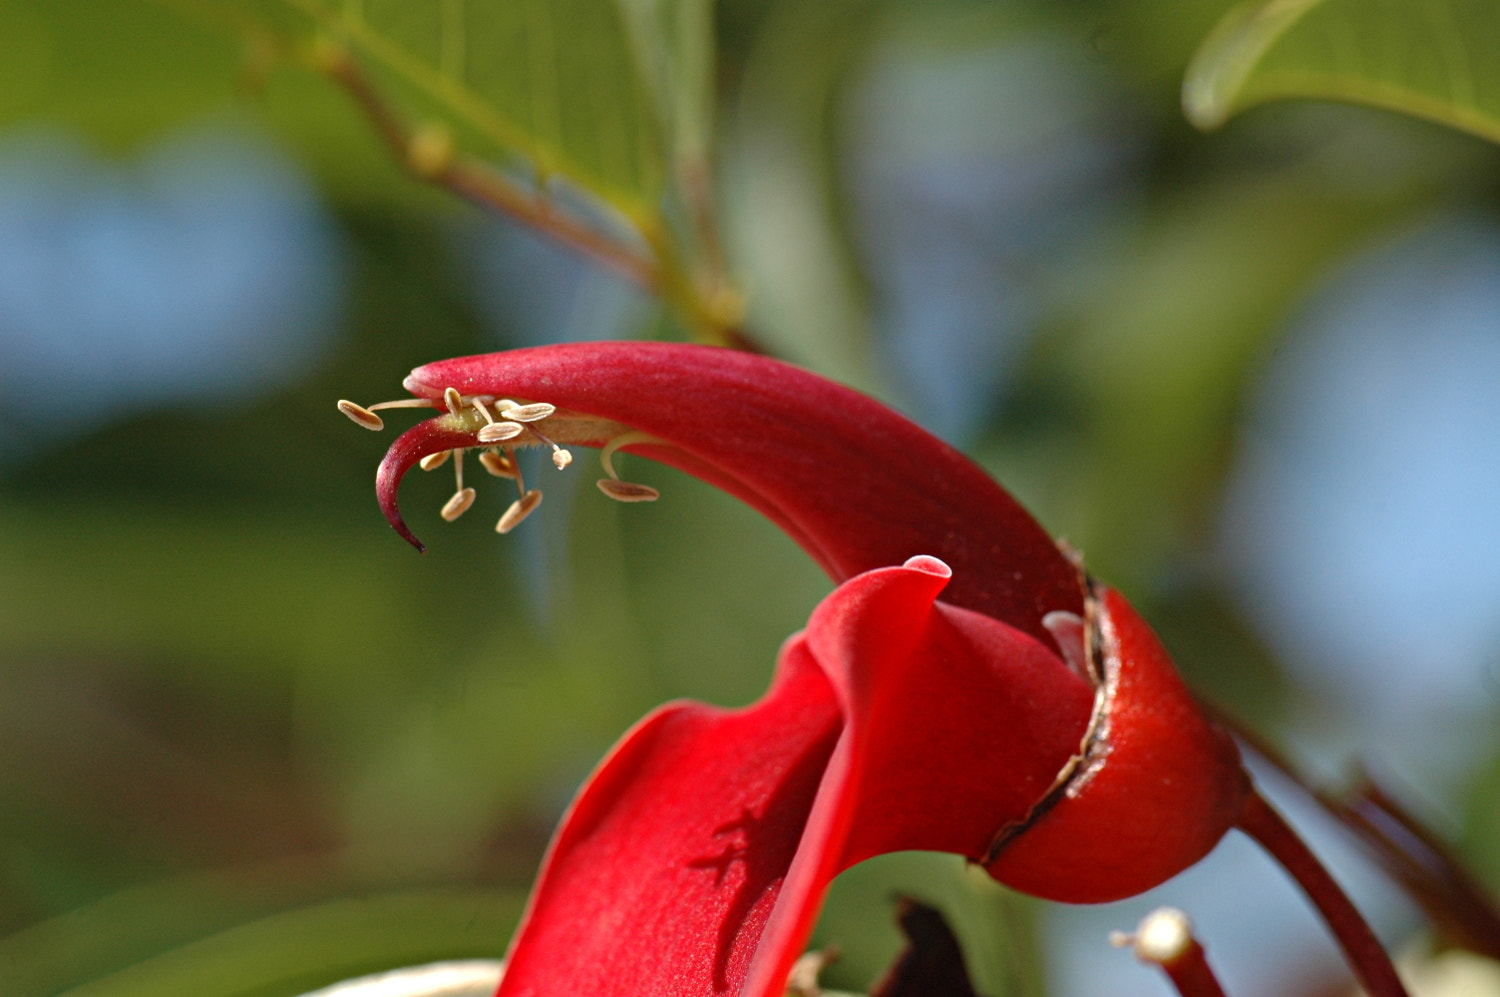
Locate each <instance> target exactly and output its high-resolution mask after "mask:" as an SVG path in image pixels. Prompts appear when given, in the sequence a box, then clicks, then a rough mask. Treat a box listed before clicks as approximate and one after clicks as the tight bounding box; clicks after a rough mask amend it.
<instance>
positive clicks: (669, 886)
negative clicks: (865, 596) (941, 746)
mask: <svg viewBox="0 0 1500 997" xmlns="http://www.w3.org/2000/svg"><path fill="white" fill-rule="evenodd" d="M841 727H842V722H841V718H840V717H839V714H838V708H837V701H836V700H835V698H834V696H833V694H832V690H831V689H830V687H829V685H828V682H827V680H826V679H825V678H824V677H823V675H822V673H821V672H820V670H819V669H818V668H816V667H815V666H814V665H813V663H812V661H811V659H810V658H809V657H808V656H807V655H806V653H805V651H803V650H802V649H801V644H800V642H798V641H796V640H794V641H793V642H791V643H790V644H789V645H788V648H787V651H786V652H785V653H784V655H783V659H782V665H781V667H780V668H779V669H778V674H777V678H776V682H775V684H774V685H773V687H772V689H771V691H770V693H768V694H767V696H766V697H765V698H764V699H762V700H761V701H760V702H758V703H756V704H754V705H753V706H750V707H747V708H746V709H743V710H736V711H726V710H719V709H714V708H712V707H707V706H703V705H700V704H695V703H686V704H674V705H669V706H666V707H664V708H662V709H661V710H658V711H657V712H656V713H654V714H653V715H651V716H650V717H648V718H647V719H646V720H644V721H642V722H641V723H640V724H639V725H638V726H637V727H636V728H635V729H634V730H633V731H632V732H631V733H630V734H629V735H627V736H626V738H625V739H624V740H623V741H622V742H621V743H620V744H619V745H618V746H617V747H616V748H615V750H614V751H613V752H612V753H611V754H610V756H609V758H608V759H606V761H605V762H604V763H603V765H602V766H601V767H600V769H599V771H598V772H597V773H595V775H594V777H593V778H592V779H591V780H590V782H589V783H588V785H587V786H586V787H585V788H584V790H583V792H582V793H581V794H580V796H579V797H578V799H577V800H576V801H575V802H574V804H573V806H572V808H571V810H570V811H569V813H568V816H567V817H566V818H565V820H564V822H563V826H562V828H561V830H560V831H559V832H558V835H557V837H556V838H555V839H554V840H553V843H552V847H551V850H550V852H549V854H548V858H547V861H546V862H545V864H544V865H543V868H542V873H541V877H540V879H539V880H538V883H537V886H536V889H535V891H534V892H533V894H532V899H531V905H530V907H529V909H528V911H527V914H526V917H525V919H524V921H523V923H522V927H521V928H520V930H519V932H518V934H517V936H516V940H515V942H514V943H513V945H512V948H511V952H510V955H509V956H508V959H507V970H506V974H505V979H504V981H503V983H502V984H501V987H500V990H499V993H498V995H497V997H521V995H527V997H556V995H558V994H578V995H588V997H615V995H618V997H668V995H670V997H698V995H701V997H711V995H720V997H722V995H723V994H726V993H729V994H737V993H740V992H741V991H742V987H743V985H744V983H745V980H746V976H747V974H748V973H749V971H750V968H751V964H752V962H753V961H754V960H755V958H756V955H755V954H756V951H757V947H758V943H759V941H760V939H761V935H762V931H763V929H764V928H765V926H766V922H767V919H768V918H769V916H770V914H771V911H772V909H773V908H774V907H775V906H776V905H777V902H778V898H780V897H782V895H783V893H784V891H783V889H782V884H783V880H784V879H785V877H786V874H787V870H788V868H789V867H790V866H791V864H792V861H793V857H794V855H795V854H796V852H797V847H798V843H799V842H800V841H801V839H802V835H803V830H804V827H805V825H806V821H807V815H808V810H809V808H810V807H811V805H812V802H813V799H814V796H815V794H816V793H817V790H818V787H819V785H820V783H821V782H822V780H823V776H824V771H825V767H826V764H827V761H828V757H829V754H830V752H831V751H832V750H833V747H834V744H835V741H836V740H837V738H838V735H839V731H840V729H841ZM820 898H821V891H819V893H818V894H817V896H813V897H807V896H803V897H800V898H799V899H798V902H799V903H814V904H815V903H817V902H818V900H819V899H820ZM797 954H798V953H796V952H793V953H792V954H791V955H792V957H793V958H794V957H795V956H796V955H797ZM787 965H788V967H789V966H790V962H789V961H788V963H787ZM785 979H786V969H782V971H781V979H780V981H779V982H780V983H781V984H784V983H785ZM772 993H779V989H777V990H774V991H767V992H766V994H767V997H769V995H770V994H772Z"/></svg>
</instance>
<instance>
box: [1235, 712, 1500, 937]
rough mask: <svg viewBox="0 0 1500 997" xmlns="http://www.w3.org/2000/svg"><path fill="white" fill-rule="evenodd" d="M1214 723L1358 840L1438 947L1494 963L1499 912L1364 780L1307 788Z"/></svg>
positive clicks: (1285, 764)
mask: <svg viewBox="0 0 1500 997" xmlns="http://www.w3.org/2000/svg"><path fill="white" fill-rule="evenodd" d="M1211 712H1212V714H1213V716H1214V718H1215V719H1216V720H1217V721H1218V722H1219V723H1221V724H1223V725H1224V726H1225V727H1228V728H1229V729H1230V730H1232V731H1233V732H1234V735H1235V737H1236V738H1238V739H1239V740H1240V741H1241V743H1243V744H1244V745H1246V746H1248V747H1249V748H1250V749H1251V750H1252V751H1254V752H1255V753H1256V754H1257V755H1259V756H1260V757H1261V758H1263V759H1264V760H1265V761H1266V762H1267V763H1268V764H1270V765H1271V766H1273V767H1274V768H1276V769H1277V770H1278V771H1279V772H1281V774H1282V775H1284V776H1286V777H1287V778H1288V779H1290V780H1291V781H1292V782H1294V783H1296V784H1297V785H1298V786H1299V787H1300V788H1301V789H1302V790H1303V791H1305V792H1306V793H1307V794H1308V795H1309V796H1311V797H1312V798H1313V799H1314V800H1316V801H1317V802H1318V803H1319V804H1320V805H1321V806H1322V807H1323V808H1324V809H1325V810H1327V811H1328V812H1329V814H1331V815H1332V816H1333V817H1335V818H1337V819H1338V820H1339V821H1340V822H1342V823H1343V824H1344V825H1345V826H1346V827H1348V828H1349V829H1350V830H1351V831H1353V832H1354V833H1355V834H1356V835H1358V836H1359V838H1360V839H1361V841H1363V842H1364V844H1365V846H1366V847H1368V848H1369V850H1370V852H1371V854H1372V855H1373V856H1374V857H1375V859H1376V860H1377V861H1378V862H1379V863H1380V864H1381V865H1382V866H1383V867H1384V868H1385V870H1386V871H1387V872H1388V873H1390V875H1391V876H1393V877H1394V878H1395V879H1396V880H1398V881H1399V882H1400V883H1401V884H1402V885H1403V886H1404V887H1405V888H1406V891H1407V893H1408V894H1410V896H1411V898H1412V899H1413V900H1415V901H1416V902H1417V903H1418V904H1419V905H1420V906H1421V907H1422V909H1423V910H1424V911H1425V912H1426V913H1427V916H1428V917H1429V918H1431V919H1432V922H1433V924H1434V925H1436V926H1437V928H1438V929H1439V931H1441V932H1442V934H1443V935H1444V936H1445V939H1446V940H1447V941H1449V942H1451V943H1453V944H1455V945H1458V946H1460V947H1461V948H1466V949H1468V950H1469V951H1471V952H1477V953H1479V954H1480V955H1486V956H1489V957H1490V958H1491V959H1500V905H1497V903H1496V902H1495V898H1494V897H1493V896H1492V895H1491V894H1490V892H1489V891H1488V890H1486V889H1485V888H1484V886H1483V885H1481V884H1480V882H1479V881H1478V880H1477V879H1476V878H1475V877H1474V876H1472V875H1471V874H1470V873H1469V872H1468V871H1467V870H1465V869H1464V867H1463V864H1462V863H1461V862H1460V861H1459V860H1458V857H1457V856H1455V855H1454V854H1453V852H1452V851H1451V850H1450V849H1449V848H1448V847H1447V846H1446V845H1444V844H1443V842H1442V841H1440V840H1439V839H1438V838H1437V836H1436V835H1434V834H1433V833H1432V832H1431V831H1429V830H1428V829H1427V828H1425V827H1423V826H1422V823H1421V822H1420V821H1418V820H1417V819H1416V818H1415V817H1413V816H1412V815H1411V813H1410V812H1409V811H1407V810H1406V808H1405V807H1403V806H1402V805H1401V803H1400V802H1399V801H1397V800H1396V799H1395V798H1394V797H1392V796H1391V794H1390V793H1388V792H1387V791H1386V790H1385V789H1384V788H1383V787H1381V786H1380V785H1379V784H1377V783H1376V782H1375V781H1374V779H1373V778H1372V777H1371V776H1370V775H1369V773H1367V772H1363V771H1362V772H1360V775H1359V779H1358V781H1357V782H1356V783H1355V784H1354V785H1353V786H1352V787H1350V788H1348V789H1346V790H1344V791H1342V792H1337V793H1334V792H1329V791H1327V790H1325V789H1321V788H1318V787H1315V786H1313V785H1311V784H1310V783H1309V781H1308V780H1307V778H1306V777H1305V776H1303V774H1302V773H1301V772H1299V771H1297V769H1296V768H1295V767H1294V766H1293V765H1292V764H1291V762H1290V761H1289V760H1288V759H1287V758H1286V757H1285V756H1283V755H1282V754H1281V752H1279V751H1277V750H1276V748H1275V747H1273V746H1272V745H1271V744H1270V743H1269V742H1267V741H1265V740H1264V739H1263V738H1261V737H1260V736H1259V735H1258V734H1257V733H1256V732H1255V731H1253V730H1250V729H1248V728H1247V727H1245V726H1244V725H1242V724H1240V723H1238V722H1237V721H1236V720H1235V719H1234V718H1233V717H1230V716H1228V715H1227V714H1225V713H1224V712H1222V711H1219V710H1212V709H1211Z"/></svg>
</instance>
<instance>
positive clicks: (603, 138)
mask: <svg viewBox="0 0 1500 997" xmlns="http://www.w3.org/2000/svg"><path fill="white" fill-rule="evenodd" d="M258 7H259V9H261V10H262V11H264V12H265V13H266V14H267V17H268V23H269V24H277V23H278V22H283V23H284V20H285V19H284V18H283V17H281V16H280V15H282V14H283V13H285V11H286V9H290V10H293V11H295V12H297V13H299V14H301V15H304V16H305V18H307V19H310V20H311V22H312V23H313V24H314V25H316V26H317V27H318V28H320V29H321V30H322V31H324V32H326V33H327V34H328V35H329V36H330V37H332V38H334V39H336V40H338V41H339V42H342V43H344V44H347V45H348V46H349V47H350V49H351V50H352V51H353V52H354V54H355V55H356V56H357V57H358V58H359V60H360V61H361V62H362V63H364V64H366V65H367V66H368V67H370V68H372V69H373V70H374V71H375V74H376V76H377V79H378V80H379V82H381V83H382V84H383V83H393V84H395V85H396V86H397V87H399V88H400V89H401V91H402V96H403V97H405V98H407V99H408V100H412V101H415V102H416V103H418V104H419V105H420V107H421V110H422V111H424V112H428V111H431V112H432V113H435V114H439V115H442V116H444V117H446V118H448V119H451V121H452V122H453V123H454V124H455V125H457V126H459V127H460V128H461V129H463V131H464V133H473V134H475V135H477V136H479V137H481V138H482V139H483V140H484V141H485V142H487V143H489V144H491V145H493V146H494V147H495V149H497V150H499V151H500V152H502V153H504V154H506V155H509V156H513V157H516V158H518V159H519V160H521V161H522V162H523V163H524V164H525V166H526V167H527V168H528V169H530V170H531V171H534V173H535V174H536V177H537V179H539V180H542V181H545V180H546V179H547V178H549V177H552V176H559V177H563V178H565V179H567V180H569V181H571V182H572V183H575V184H577V185H578V186H580V187H582V188H583V189H585V190H587V191H589V192H591V193H593V194H594V195H596V196H598V197H600V198H602V199H603V200H604V201H606V202H608V203H609V204H611V205H613V206H614V207H615V208H617V209H618V210H620V211H622V212H624V213H625V214H626V215H627V216H629V217H632V218H636V219H640V218H643V217H647V218H654V217H655V215H656V208H655V203H656V200H657V197H658V194H659V192H660V188H661V184H662V179H663V174H664V164H663V160H664V156H663V151H662V145H661V139H660V129H659V128H658V126H657V122H656V119H655V118H654V116H653V114H652V109H651V103H650V94H649V93H648V91H647V87H646V83H645V81H644V80H643V79H642V78H641V74H640V72H639V71H638V68H637V66H636V63H635V57H636V55H637V52H638V48H633V45H632V42H633V41H635V39H632V38H631V37H630V35H629V34H628V32H627V30H626V23H625V19H624V18H623V16H622V14H621V11H620V10H619V9H617V8H616V6H615V5H614V4H613V3H611V2H610V0H482V2H468V3H465V2H461V0H443V2H440V3H423V4H413V3H407V2H404V0H345V2H339V3H334V2H331V0H330V2H325V0H261V2H260V3H259V4H258Z"/></svg>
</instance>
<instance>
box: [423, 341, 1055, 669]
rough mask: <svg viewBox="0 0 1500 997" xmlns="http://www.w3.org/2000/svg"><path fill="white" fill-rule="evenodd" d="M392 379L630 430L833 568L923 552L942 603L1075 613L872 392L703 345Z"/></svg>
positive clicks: (1004, 525) (1034, 549) (972, 478)
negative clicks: (941, 578)
mask: <svg viewBox="0 0 1500 997" xmlns="http://www.w3.org/2000/svg"><path fill="white" fill-rule="evenodd" d="M405 384H406V387H407V389H408V390H410V391H411V392H412V393H413V394H416V395H419V396H421V397H427V398H432V399H439V398H441V397H442V394H443V391H444V389H446V388H450V387H451V388H455V389H457V391H458V392H460V393H461V394H462V395H465V396H471V395H481V396H482V395H488V396H494V397H502V396H503V397H511V398H522V399H527V400H532V401H545V402H549V403H551V404H553V405H556V406H558V408H559V409H560V410H565V411H564V412H561V413H560V415H563V414H565V413H566V412H573V413H580V414H584V415H589V416H593V417H596V418H597V419H600V420H607V421H608V422H609V423H614V424H621V425H624V426H628V427H631V428H633V429H635V430H638V431H640V432H641V433H644V434H646V435H648V436H649V437H653V438H655V439H656V440H659V441H661V443H660V444H651V443H645V442H637V443H632V444H627V446H626V449H628V450H630V451H631V452H635V453H641V454H644V455H646V456H649V457H651V458H653V459H656V460H660V461H662V462H663V463H666V464H671V465H673V466H675V467H678V468H680V469H681V470H684V471H686V472H687V473H689V474H692V475H694V476H696V477H699V478H702V479H703V480H705V481H708V482H709V483H711V484H713V485H716V486H718V487H720V488H722V489H724V490H725V491H728V492H730V493H731V494H733V495H736V496H738V497H739V498H741V499H743V500H744V501H746V502H748V503H749V504H750V505H752V506H754V507H755V508H757V509H759V510H760V511H761V512H763V513H764V514H765V515H767V516H768V517H770V518H771V519H772V520H773V521H775V522H776V523H777V524H778V525H780V526H781V527H782V528H783V529H785V530H786V531H787V533H788V534H789V535H791V537H792V538H793V539H794V540H796V541H797V542H798V543H799V544H801V545H802V547H803V548H804V549H806V550H807V551H808V553H809V554H811V555H812V557H813V558H814V559H816V560H817V562H818V563H819V564H820V565H821V566H822V567H823V568H824V569H825V570H826V571H827V572H828V573H829V574H830V575H831V576H832V577H833V578H834V579H835V580H836V581H843V580H844V579H847V578H850V577H852V576H854V575H856V574H858V573H860V572H862V571H868V570H871V569H873V568H881V567H887V566H890V565H893V564H901V563H902V562H904V561H905V560H906V559H907V558H910V557H914V556H916V555H918V554H930V555H933V556H935V557H939V558H941V559H942V560H943V561H945V562H947V563H948V564H949V565H951V566H952V568H953V569H954V580H953V582H952V584H951V585H950V586H949V588H948V591H947V593H946V595H945V597H944V598H945V601H947V602H949V603H951V604H953V605H957V606H964V607H967V608H969V609H973V610H976V611H977V612H981V613H984V614H986V615H988V616H992V617H994V618H996V619H998V620H1001V621H1003V622H1005V623H1009V624H1010V625H1011V626H1014V627H1018V628H1020V629H1021V630H1024V631H1026V632H1027V633H1029V634H1031V635H1032V636H1033V637H1036V638H1037V639H1038V640H1040V641H1042V642H1043V643H1044V644H1046V645H1048V646H1052V645H1053V641H1052V638H1051V636H1050V635H1049V634H1048V632H1047V630H1046V629H1045V628H1044V627H1043V626H1042V623H1041V620H1042V618H1043V617H1044V616H1045V615H1046V614H1047V613H1049V612H1052V611H1054V610H1064V611H1067V612H1070V613H1074V614H1076V615H1082V613H1083V592H1082V586H1081V583H1080V579H1079V572H1078V569H1077V568H1076V566H1075V565H1074V564H1073V563H1072V562H1071V561H1070V560H1069V559H1068V558H1067V557H1066V556H1064V555H1063V554H1062V553H1061V552H1060V551H1059V550H1058V548H1057V546H1056V545H1055V544H1054V543H1053V541H1052V539H1051V538H1050V537H1049V536H1048V535H1047V534H1046V532H1045V531H1044V530H1043V529H1042V528H1041V527H1040V526H1039V525H1038V524H1037V523H1036V521H1035V520H1033V519H1032V518H1031V516H1030V515H1029V514H1028V513H1027V512H1026V511H1025V510H1024V509H1023V508H1021V506H1020V505H1019V504H1018V503H1017V502H1016V501H1015V500H1014V499H1013V498H1011V496H1010V495H1009V494H1007V493H1006V492H1005V490H1004V489H1002V488H1001V487H1000V486H998V485H997V484H995V483H994V481H992V480H991V479H990V478H989V476H988V475H986V474H985V473H984V471H982V470H981V469H980V468H978V467H977V466H976V465H975V464H974V463H973V462H971V461H970V460H969V459H968V458H966V457H964V456H963V455H962V454H960V453H959V452H958V451H956V450H954V449H953V448H952V447H949V446H948V445H947V444H945V443H943V442H942V441H940V440H938V439H937V438H936V437H934V436H932V435H931V434H930V433H928V432H926V431H925V430H923V429H921V428H920V427H918V426H917V425H916V424H914V423H912V422H910V421H909V420H907V419H905V418H903V417H902V416H900V415H898V414H897V413H895V412H893V411H892V410H890V409H889V408H887V407H886V406H884V405H882V404H880V403H879V402H877V401H875V400H873V399H871V398H869V397H867V396H865V395H862V394H860V393H859V392H856V391H853V390H851V389H849V388H845V387H843V386H841V385H838V384H834V383H833V382H831V381H827V380H825V379H823V378H821V377H818V376H817V375H815V374H811V373H808V372H807V371H804V370H801V369H800V368H797V367H793V366H791V365H789V364H785V363H781V362H780V361H776V360H771V359H768V358H766V357H760V356H754V355H751V354H747V353H742V352H738V351H735V350H726V349H717V348H714V347H706V346H692V345H683V344H674V343H638V342H608V343H574V344H566V345H560V346H545V347H538V348H534V349H528V350H516V351H513V352H509V353H496V354H489V355H485V356H475V357H463V358H459V359H456V360H444V361H440V362H438V363H433V364H428V365H427V366H425V367H419V368H417V369H416V370H414V371H413V372H412V373H411V376H409V377H408V378H407V379H406V382H405ZM543 425H546V424H545V423H544V424H543ZM566 442H569V443H576V444H580V445H602V444H604V443H605V442H607V437H600V438H598V439H583V438H578V437H572V438H569V439H568V440H567V441H566ZM471 445H473V444H471Z"/></svg>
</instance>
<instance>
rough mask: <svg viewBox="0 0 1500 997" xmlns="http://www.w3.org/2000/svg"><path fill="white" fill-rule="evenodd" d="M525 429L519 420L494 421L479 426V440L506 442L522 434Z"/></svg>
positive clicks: (484, 441)
mask: <svg viewBox="0 0 1500 997" xmlns="http://www.w3.org/2000/svg"><path fill="white" fill-rule="evenodd" d="M525 429H526V427H525V426H523V425H521V424H520V423H519V422H492V423H490V424H489V425H486V426H481V427H480V428H479V442H480V443H504V442H505V441H506V440H513V439H515V438H516V437H517V436H520V435H521V433H522V432H523V431H524V430H525Z"/></svg>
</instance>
